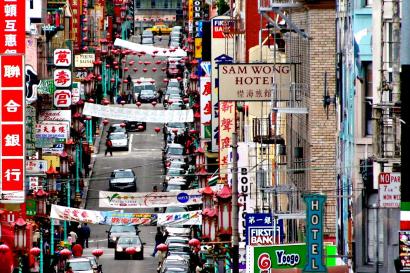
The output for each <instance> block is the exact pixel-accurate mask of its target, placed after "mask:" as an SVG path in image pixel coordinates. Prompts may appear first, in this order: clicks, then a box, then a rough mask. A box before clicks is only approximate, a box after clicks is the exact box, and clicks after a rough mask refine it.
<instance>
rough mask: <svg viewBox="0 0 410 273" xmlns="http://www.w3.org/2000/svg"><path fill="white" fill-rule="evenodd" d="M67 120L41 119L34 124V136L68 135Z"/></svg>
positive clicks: (61, 137)
mask: <svg viewBox="0 0 410 273" xmlns="http://www.w3.org/2000/svg"><path fill="white" fill-rule="evenodd" d="M69 130H70V127H69V122H68V121H41V122H39V123H37V124H36V138H53V139H56V138H60V139H68V137H69Z"/></svg>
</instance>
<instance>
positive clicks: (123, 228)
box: [111, 226, 135, 233]
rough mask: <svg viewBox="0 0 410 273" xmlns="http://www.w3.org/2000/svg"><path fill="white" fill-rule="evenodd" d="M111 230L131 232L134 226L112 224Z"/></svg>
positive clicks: (133, 230)
mask: <svg viewBox="0 0 410 273" xmlns="http://www.w3.org/2000/svg"><path fill="white" fill-rule="evenodd" d="M111 232H114V233H127V232H133V233H135V227H134V226H112V227H111Z"/></svg>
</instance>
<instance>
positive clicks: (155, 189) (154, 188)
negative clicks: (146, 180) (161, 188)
mask: <svg viewBox="0 0 410 273" xmlns="http://www.w3.org/2000/svg"><path fill="white" fill-rule="evenodd" d="M152 191H153V192H158V187H157V186H154V187H152ZM158 210H159V209H158V208H157V207H155V208H154V211H155V212H158Z"/></svg>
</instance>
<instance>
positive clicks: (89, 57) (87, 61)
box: [74, 54, 95, 67]
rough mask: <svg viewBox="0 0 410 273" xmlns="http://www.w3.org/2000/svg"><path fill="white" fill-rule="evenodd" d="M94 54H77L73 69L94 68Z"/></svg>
mask: <svg viewBox="0 0 410 273" xmlns="http://www.w3.org/2000/svg"><path fill="white" fill-rule="evenodd" d="M94 61H95V54H79V55H75V59H74V66H75V67H94Z"/></svg>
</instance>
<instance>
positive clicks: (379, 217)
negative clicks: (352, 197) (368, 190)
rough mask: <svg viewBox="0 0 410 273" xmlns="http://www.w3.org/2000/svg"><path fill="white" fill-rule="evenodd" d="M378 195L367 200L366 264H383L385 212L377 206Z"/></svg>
mask: <svg viewBox="0 0 410 273" xmlns="http://www.w3.org/2000/svg"><path fill="white" fill-rule="evenodd" d="M377 203H378V195H377V193H374V194H372V195H370V196H369V198H368V200H367V215H366V216H367V219H366V226H367V234H366V248H365V251H366V256H365V257H366V263H367V264H376V263H379V265H380V264H381V263H383V257H384V255H383V246H384V244H383V240H384V238H383V228H384V223H383V210H380V209H379V208H378V207H377V206H378V205H377Z"/></svg>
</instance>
